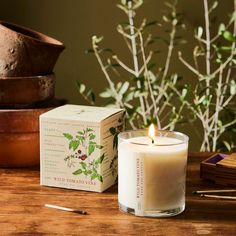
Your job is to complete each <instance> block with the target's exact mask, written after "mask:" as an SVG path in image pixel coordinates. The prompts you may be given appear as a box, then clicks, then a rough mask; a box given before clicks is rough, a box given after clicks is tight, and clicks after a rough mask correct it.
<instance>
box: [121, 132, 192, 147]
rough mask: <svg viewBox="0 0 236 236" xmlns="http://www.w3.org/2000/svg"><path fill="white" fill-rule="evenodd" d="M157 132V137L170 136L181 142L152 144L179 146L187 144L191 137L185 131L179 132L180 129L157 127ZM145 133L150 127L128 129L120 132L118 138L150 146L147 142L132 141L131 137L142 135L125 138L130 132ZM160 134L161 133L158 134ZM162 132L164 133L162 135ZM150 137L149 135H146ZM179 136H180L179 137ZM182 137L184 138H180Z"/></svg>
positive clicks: (155, 144)
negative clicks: (161, 128) (172, 129)
mask: <svg viewBox="0 0 236 236" xmlns="http://www.w3.org/2000/svg"><path fill="white" fill-rule="evenodd" d="M155 131H156V133H155V136H156V137H169V138H175V139H177V140H178V141H179V142H178V143H168V144H157V143H154V144H152V145H151V146H154V147H155V146H177V145H181V144H186V143H188V141H189V137H188V136H187V135H186V134H184V133H181V132H178V131H171V130H158V129H155ZM142 132H143V133H145V134H148V129H137V130H126V131H123V132H121V133H119V135H118V139H119V140H122V141H123V142H127V143H128V142H129V143H131V144H135V145H141V146H150V144H146V143H138V142H133V141H130V140H129V139H130V138H135V137H142V136H141V135H139V136H133V137H129V138H125V135H128V134H132V133H142ZM158 134H159V135H158ZM160 134H162V135H160ZM163 134H174V135H176V137H171V136H166V135H163ZM146 136H147V137H148V135H146ZM177 136H178V137H179V138H178V137H177ZM180 137H181V138H182V139H180Z"/></svg>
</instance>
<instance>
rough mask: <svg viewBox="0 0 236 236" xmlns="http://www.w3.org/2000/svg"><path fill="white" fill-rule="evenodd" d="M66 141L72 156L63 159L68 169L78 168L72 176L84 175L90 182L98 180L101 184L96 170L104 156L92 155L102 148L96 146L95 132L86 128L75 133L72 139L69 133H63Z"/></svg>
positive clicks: (100, 177)
mask: <svg viewBox="0 0 236 236" xmlns="http://www.w3.org/2000/svg"><path fill="white" fill-rule="evenodd" d="M63 135H64V137H65V138H66V139H67V140H68V144H69V146H68V148H69V150H72V151H73V154H71V155H68V156H66V157H65V158H64V160H65V162H66V164H67V166H68V167H69V168H71V167H75V166H78V169H77V170H76V171H73V175H82V174H83V175H85V176H88V177H90V179H91V180H95V179H97V180H99V181H100V182H103V177H102V175H101V174H99V171H98V168H99V166H100V165H101V164H102V162H103V160H104V157H105V154H102V155H101V156H99V157H94V155H92V154H93V153H94V151H95V150H96V149H102V148H103V146H101V145H99V144H97V143H96V142H95V141H94V140H95V138H96V135H95V131H94V130H93V129H91V128H86V129H83V130H80V131H78V132H77V134H76V136H75V137H74V136H73V135H71V134H70V133H63Z"/></svg>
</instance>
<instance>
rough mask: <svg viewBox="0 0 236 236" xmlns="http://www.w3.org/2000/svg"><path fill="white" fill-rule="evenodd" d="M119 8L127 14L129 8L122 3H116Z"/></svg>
mask: <svg viewBox="0 0 236 236" xmlns="http://www.w3.org/2000/svg"><path fill="white" fill-rule="evenodd" d="M116 6H117V7H118V8H120V9H121V10H122V11H124V12H125V13H126V14H128V9H127V8H126V7H124V6H122V5H120V4H117V5H116Z"/></svg>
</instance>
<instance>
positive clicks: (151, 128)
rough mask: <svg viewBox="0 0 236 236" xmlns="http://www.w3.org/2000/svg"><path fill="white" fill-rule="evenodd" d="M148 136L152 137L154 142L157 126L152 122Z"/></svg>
mask: <svg viewBox="0 0 236 236" xmlns="http://www.w3.org/2000/svg"><path fill="white" fill-rule="evenodd" d="M148 136H149V137H150V138H151V139H152V143H154V139H155V126H154V124H151V125H150V126H149V129H148Z"/></svg>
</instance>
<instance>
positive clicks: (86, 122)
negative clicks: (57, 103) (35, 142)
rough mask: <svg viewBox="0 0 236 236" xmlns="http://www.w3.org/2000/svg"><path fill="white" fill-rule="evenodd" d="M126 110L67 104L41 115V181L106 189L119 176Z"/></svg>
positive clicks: (68, 186)
mask: <svg viewBox="0 0 236 236" xmlns="http://www.w3.org/2000/svg"><path fill="white" fill-rule="evenodd" d="M123 124H124V110H122V109H115V108H103V107H92V106H78V105H65V106H61V107H58V108H56V109H53V110H50V111H49V112H46V113H44V114H43V115H41V116H40V184H41V185H46V186H53V187H61V188H69V189H77V190H87V191H95V192H102V191H104V190H106V189H107V188H109V187H110V186H112V185H113V184H114V183H115V182H116V180H117V144H118V143H117V142H118V138H117V136H118V133H119V132H120V131H122V130H123Z"/></svg>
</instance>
